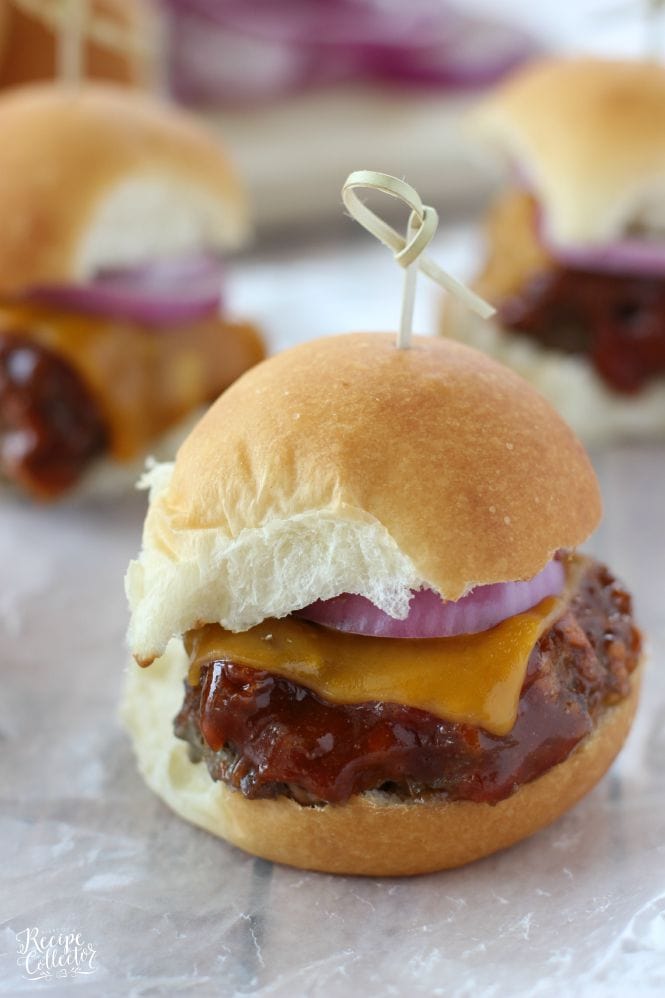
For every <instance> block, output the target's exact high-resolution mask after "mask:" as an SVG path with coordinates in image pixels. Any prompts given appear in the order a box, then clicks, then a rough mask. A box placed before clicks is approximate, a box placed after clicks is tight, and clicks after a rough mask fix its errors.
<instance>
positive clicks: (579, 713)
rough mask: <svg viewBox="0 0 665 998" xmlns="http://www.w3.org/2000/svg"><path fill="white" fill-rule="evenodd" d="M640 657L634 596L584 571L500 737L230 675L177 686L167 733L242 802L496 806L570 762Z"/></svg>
mask: <svg viewBox="0 0 665 998" xmlns="http://www.w3.org/2000/svg"><path fill="white" fill-rule="evenodd" d="M311 626H312V627H316V626H318V625H316V624H312V625H311ZM639 655H640V635H639V632H638V630H637V629H636V627H635V625H634V622H633V618H632V605H631V598H630V596H629V595H628V593H627V592H626V591H625V590H624V589H623V587H622V586H621V585H620V584H619V583H618V582H617V581H616V580H615V579H614V578H613V576H612V575H611V574H610V572H609V571H608V570H607V569H606V568H605V567H604V566H603V565H600V564H599V563H598V562H596V561H593V560H591V559H586V560H585V566H584V569H583V572H582V574H581V576H580V579H579V582H578V583H577V586H576V590H575V592H574V593H573V594H572V597H571V600H570V602H569V603H568V605H567V607H566V610H565V611H564V612H563V614H562V615H561V616H560V617H559V619H558V620H556V621H555V623H554V624H553V625H552V626H551V627H550V628H549V630H547V631H546V632H545V633H544V634H543V635H542V636H541V638H540V639H539V641H538V642H537V644H536V646H535V647H534V650H533V652H532V654H531V657H530V659H529V664H528V669H527V674H526V678H525V681H524V685H523V687H522V691H521V695H520V702H519V709H518V716H517V720H516V723H515V725H514V727H513V729H512V730H511V731H510V733H509V734H508V735H505V736H503V737H499V736H496V735H491V734H489V733H488V732H487V731H484V730H483V729H482V728H478V727H472V726H470V725H467V724H459V723H451V722H447V721H443V720H441V719H440V718H439V717H436V716H434V715H432V714H430V713H427V712H425V711H422V710H416V709H413V708H410V707H405V706H402V705H400V704H396V703H362V704H353V705H345V704H333V703H330V702H326V701H324V700H323V699H322V698H321V697H319V696H317V695H316V694H315V693H313V692H312V691H311V690H309V689H307V688H305V687H303V686H299V685H296V684H295V683H292V682H290V681H289V680H287V679H284V678H282V677H280V676H276V675H272V674H271V673H269V672H266V671H261V670H257V669H253V668H249V667H247V666H243V665H239V664H237V663H234V662H231V661H212V662H209V663H207V664H204V666H203V667H202V668H201V669H200V670H199V680H198V683H196V684H195V685H190V683H189V681H186V683H185V698H184V703H183V705H182V708H181V710H180V712H179V714H178V716H177V717H176V719H175V733H176V735H177V737H178V738H182V739H184V740H186V741H187V742H188V743H189V746H190V756H191V759H192V761H194V762H197V761H200V760H201V759H204V760H205V762H206V764H207V766H208V770H209V772H210V776H211V777H212V779H213V780H224V781H225V782H226V783H228V784H229V785H230V786H232V787H235V788H236V789H237V790H239V791H241V792H242V793H243V794H244V795H245V796H246V797H249V798H257V797H268V798H274V797H277V796H279V795H286V796H288V797H292V798H294V799H295V800H297V801H299V802H300V803H302V804H319V803H326V802H328V803H343V802H344V801H346V800H348V799H349V797H351V796H352V795H353V794H358V793H362V792H363V791H366V790H373V789H382V790H389V791H390V792H392V793H397V794H399V795H401V796H403V797H422V796H423V795H426V794H428V793H431V792H437V793H443V794H445V795H446V796H447V797H448V798H449V799H451V800H469V801H477V802H488V803H496V802H497V801H500V800H503V799H504V798H505V797H508V796H510V794H512V793H513V792H514V791H515V790H517V789H518V788H519V787H520V786H521V785H522V784H524V783H528V782H529V781H530V780H534V779H536V778H537V777H538V776H540V775H541V774H542V773H544V772H545V771H546V770H548V769H550V768H551V767H552V766H555V765H556V764H557V763H559V762H562V761H563V760H564V759H565V758H566V757H567V756H568V755H569V754H570V752H571V751H572V750H573V749H574V748H575V746H576V745H577V744H578V743H579V742H580V741H581V740H582V739H583V738H584V737H585V736H586V735H588V734H589V733H590V732H591V731H592V730H593V727H594V724H595V723H596V721H597V719H598V717H599V716H600V714H601V713H602V711H603V709H604V708H605V707H607V706H609V705H611V704H613V703H616V702H618V701H619V700H621V699H622V698H623V697H625V696H626V695H627V693H628V691H629V689H630V673H631V672H632V671H633V670H634V669H635V668H636V666H637V664H638V660H639Z"/></svg>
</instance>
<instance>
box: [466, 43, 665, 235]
mask: <svg viewBox="0 0 665 998" xmlns="http://www.w3.org/2000/svg"><path fill="white" fill-rule="evenodd" d="M474 119H475V123H476V125H477V127H478V129H479V131H480V132H481V133H483V134H484V135H485V136H486V137H487V138H489V139H491V140H494V141H498V142H499V143H500V144H501V145H502V146H503V148H504V149H506V150H507V151H508V153H509V154H510V156H511V157H512V158H513V159H515V160H516V161H517V164H518V167H519V169H520V170H521V171H522V172H523V173H524V174H526V177H527V180H528V181H529V182H530V183H531V184H532V185H533V188H534V191H535V193H536V195H537V196H538V198H539V199H540V201H541V203H542V204H543V205H544V208H545V216H546V220H547V231H548V233H549V235H550V236H551V237H552V238H553V239H554V240H556V241H558V242H561V243H573V244H574V243H602V242H606V241H609V240H611V239H616V238H617V237H618V236H620V235H621V234H622V233H624V232H625V230H626V229H627V228H628V226H630V225H631V224H633V223H634V224H647V225H653V224H654V223H656V224H657V225H659V226H660V227H661V229H662V228H663V227H665V127H664V125H665V68H663V66H662V65H661V64H660V63H656V62H646V61H645V62H620V61H611V60H601V59H590V58H586V59H573V60H569V61H566V60H560V59H552V60H548V61H544V62H537V63H534V64H532V65H531V66H529V67H527V68H526V69H524V70H522V71H521V72H518V73H517V74H516V75H515V76H513V77H511V79H510V80H509V81H508V82H507V83H505V84H504V85H503V86H501V87H499V88H498V90H496V91H495V93H494V94H493V96H492V97H490V98H489V99H488V100H486V101H485V102H484V103H483V104H481V106H480V107H479V109H478V110H477V112H476V113H475V116H474Z"/></svg>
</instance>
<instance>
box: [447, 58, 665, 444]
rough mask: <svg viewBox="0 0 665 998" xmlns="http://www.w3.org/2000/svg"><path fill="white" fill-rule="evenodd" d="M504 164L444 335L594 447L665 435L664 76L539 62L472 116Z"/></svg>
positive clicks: (648, 66) (641, 66)
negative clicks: (466, 300)
mask: <svg viewBox="0 0 665 998" xmlns="http://www.w3.org/2000/svg"><path fill="white" fill-rule="evenodd" d="M474 120H475V126H476V130H477V132H478V133H479V134H480V135H482V136H484V137H485V139H487V141H488V142H489V143H491V144H494V145H495V147H497V148H498V149H499V150H500V151H501V152H502V153H503V154H504V155H505V156H507V158H508V159H509V161H510V162H511V163H512V166H513V179H512V182H511V183H510V185H509V186H508V188H507V190H506V191H505V192H504V193H503V194H502V195H501V196H500V197H499V199H498V201H497V202H496V204H495V205H494V206H493V208H492V209H491V212H490V217H489V222H488V247H487V258H486V262H485V265H484V268H483V270H482V272H481V273H480V275H479V277H478V279H477V280H476V282H475V285H474V286H475V289H476V290H477V291H479V292H480V294H482V295H483V296H484V297H485V298H487V299H488V300H489V301H490V302H491V303H492V304H493V305H495V306H496V309H497V316H496V317H495V319H494V321H493V322H492V323H481V322H478V321H477V319H476V318H475V317H474V316H473V315H471V314H469V313H468V312H466V311H464V310H462V309H460V307H459V306H458V304H457V303H456V302H450V303H449V305H448V304H447V305H446V311H445V316H444V331H445V333H446V334H447V335H450V336H453V337H456V338H459V339H461V340H464V341H465V342H468V343H470V344H472V345H474V346H477V347H480V348H481V349H483V350H485V351H486V352H488V353H490V354H492V355H493V356H495V357H497V358H499V359H500V360H503V361H505V362H506V363H508V364H509V365H510V366H511V367H514V368H515V369H516V370H517V371H518V372H519V373H520V374H522V375H523V376H524V377H526V378H528V380H530V381H531V382H532V383H533V384H534V385H535V386H536V387H537V388H538V389H539V390H540V391H542V393H543V394H544V395H545V396H546V397H547V398H549V399H550V401H551V402H553V403H554V405H555V406H556V407H557V408H558V409H559V411H560V412H561V413H562V414H563V416H564V417H565V418H566V419H567V420H568V422H569V423H570V424H571V425H572V426H573V428H574V429H576V431H577V432H579V433H580V434H581V435H582V436H584V437H585V438H586V439H588V440H593V441H596V440H605V439H611V438H613V437H626V436H632V437H636V436H664V435H665V184H664V181H663V177H664V176H665V68H663V66H662V65H660V64H658V63H652V62H619V61H610V60H600V59H588V58H587V59H573V60H570V61H563V60H551V61H547V62H541V63H537V64H533V65H532V66H531V67H529V68H527V69H525V70H523V71H521V72H520V73H518V74H517V75H516V76H514V77H513V78H512V79H511V80H509V81H508V82H507V83H506V84H504V85H503V86H501V87H500V88H499V89H498V90H497V91H496V92H495V94H494V96H492V97H491V98H489V99H488V100H487V101H486V102H485V103H484V104H483V105H482V106H481V107H480V108H479V109H478V112H477V113H476V115H475V119H474Z"/></svg>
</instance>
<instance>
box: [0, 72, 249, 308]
mask: <svg viewBox="0 0 665 998" xmlns="http://www.w3.org/2000/svg"><path fill="white" fill-rule="evenodd" d="M0 135H1V136H2V142H0V217H1V218H2V229H1V230H0V294H3V293H11V292H14V291H20V290H22V289H23V288H25V287H28V286H30V285H33V284H39V283H47V282H57V281H67V280H72V279H81V278H83V279H84V278H86V277H88V276H89V275H90V274H91V273H94V272H95V271H96V270H98V269H100V268H102V267H104V266H114V265H127V264H132V263H136V262H140V261H141V260H144V259H149V258H151V257H154V256H155V255H158V254H162V255H168V254H169V253H173V252H182V251H187V250H189V249H196V248H201V247H205V248H213V249H215V248H217V247H220V246H226V245H234V244H235V243H237V242H238V241H239V240H240V239H241V238H242V237H243V236H244V234H245V230H246V224H247V219H246V204H245V197H244V192H243V190H242V188H241V186H240V184H239V181H238V179H237V177H236V175H235V173H234V172H233V170H232V168H231V166H230V165H229V162H228V160H227V158H226V156H225V154H224V152H223V151H222V150H221V149H220V147H219V146H218V144H217V143H216V141H214V140H213V139H212V138H211V137H210V136H209V135H208V134H207V133H206V132H205V130H203V129H202V128H201V127H200V126H199V125H198V124H196V122H194V121H193V120H192V119H191V118H189V117H188V116H187V115H185V114H184V113H181V112H178V111H176V110H174V109H172V108H170V107H168V106H167V105H164V104H161V103H159V102H157V101H155V100H152V99H150V98H148V97H144V96H141V95H139V94H138V93H136V92H135V91H130V90H128V89H126V88H122V87H114V86H101V85H86V86H85V87H82V88H80V89H78V90H68V89H65V88H63V87H61V86H58V85H55V84H44V85H35V86H30V87H25V88H18V89H16V90H13V91H7V92H6V93H4V94H3V96H2V97H0Z"/></svg>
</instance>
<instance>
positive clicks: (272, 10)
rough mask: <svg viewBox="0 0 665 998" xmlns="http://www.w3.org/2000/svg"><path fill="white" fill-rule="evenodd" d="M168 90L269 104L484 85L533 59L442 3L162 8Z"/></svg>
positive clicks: (290, 0)
mask: <svg viewBox="0 0 665 998" xmlns="http://www.w3.org/2000/svg"><path fill="white" fill-rule="evenodd" d="M162 6H163V8H164V9H165V11H166V13H167V15H168V19H169V23H170V29H171V30H170V52H169V61H170V70H171V83H172V87H173V91H174V93H175V94H176V95H178V96H180V97H181V98H182V99H184V100H194V101H196V100H199V101H215V102H217V103H219V102H221V103H224V102H229V103H235V102H238V101H240V102H242V101H261V100H272V99H275V98H276V97H278V96H280V95H282V94H286V93H291V92H294V91H298V90H303V89H307V88H308V87H312V86H315V85H320V84H322V83H330V82H335V81H340V80H352V79H381V80H389V81H396V82H402V83H404V82H409V83H417V84H421V85H429V86H440V87H451V88H459V87H469V86H482V85H485V84H487V83H490V82H493V81H494V80H496V79H498V78H499V77H500V76H502V75H503V74H504V73H506V72H507V71H508V70H510V69H511V68H512V67H513V66H515V65H516V64H517V63H520V62H523V61H524V60H525V59H527V58H529V57H530V56H533V55H534V54H536V51H537V46H536V45H535V43H534V40H533V39H532V38H531V37H530V36H528V35H527V34H526V33H525V32H523V31H521V30H520V29H519V28H517V27H514V26H510V25H507V24H503V23H497V22H493V21H489V20H480V19H478V18H470V17H468V16H467V15H466V14H464V13H463V12H462V11H461V10H458V9H455V8H454V7H451V6H449V5H448V4H446V3H444V2H441V0H410V2H409V3H405V2H402V0H395V2H393V3H386V0H319V2H316V0H282V2H280V3H276V2H275V0H255V2H253V3H251V4H248V3H246V2H244V0H162Z"/></svg>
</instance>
